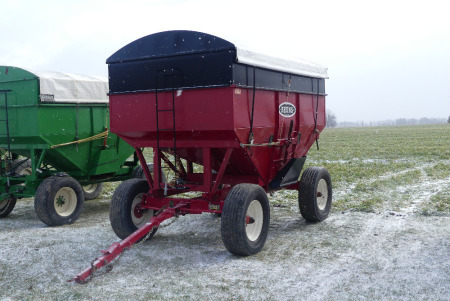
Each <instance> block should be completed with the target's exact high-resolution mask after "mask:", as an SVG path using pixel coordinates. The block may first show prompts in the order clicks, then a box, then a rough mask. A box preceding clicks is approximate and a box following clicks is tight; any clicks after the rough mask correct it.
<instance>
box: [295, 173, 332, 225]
mask: <svg viewBox="0 0 450 301" xmlns="http://www.w3.org/2000/svg"><path fill="white" fill-rule="evenodd" d="M331 200H332V187H331V177H330V174H329V173H328V171H327V170H326V169H325V168H320V167H310V168H307V169H306V170H305V171H304V172H303V174H302V177H301V179H300V185H299V188H298V204H299V207H300V213H301V215H302V216H303V218H304V219H306V220H307V221H309V222H320V221H323V220H325V219H326V218H327V217H328V214H329V213H330V209H331Z"/></svg>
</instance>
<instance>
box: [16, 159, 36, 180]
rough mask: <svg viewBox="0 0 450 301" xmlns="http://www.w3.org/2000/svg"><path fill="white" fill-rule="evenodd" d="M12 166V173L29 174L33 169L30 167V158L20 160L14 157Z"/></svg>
mask: <svg viewBox="0 0 450 301" xmlns="http://www.w3.org/2000/svg"><path fill="white" fill-rule="evenodd" d="M12 166H13V168H14V173H15V174H16V175H20V176H29V175H31V174H32V172H33V169H32V168H31V160H30V159H28V160H25V161H24V160H21V159H16V160H14V161H13V163H12Z"/></svg>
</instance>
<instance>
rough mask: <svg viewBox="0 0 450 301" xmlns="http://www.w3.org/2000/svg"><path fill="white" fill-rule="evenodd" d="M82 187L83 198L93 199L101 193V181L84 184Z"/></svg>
mask: <svg viewBox="0 0 450 301" xmlns="http://www.w3.org/2000/svg"><path fill="white" fill-rule="evenodd" d="M82 187H83V192H84V199H85V200H93V199H96V198H97V197H98V196H99V195H100V194H101V193H102V190H103V183H92V184H88V185H84V186H82Z"/></svg>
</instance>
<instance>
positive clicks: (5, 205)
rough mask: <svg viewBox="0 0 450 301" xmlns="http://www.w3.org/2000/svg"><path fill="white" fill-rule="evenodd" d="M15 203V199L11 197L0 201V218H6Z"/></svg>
mask: <svg viewBox="0 0 450 301" xmlns="http://www.w3.org/2000/svg"><path fill="white" fill-rule="evenodd" d="M16 201H17V198H13V197H10V198H5V199H3V200H0V218H3V217H7V216H8V215H9V214H10V213H11V211H13V209H14V206H16Z"/></svg>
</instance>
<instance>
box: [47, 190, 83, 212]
mask: <svg viewBox="0 0 450 301" xmlns="http://www.w3.org/2000/svg"><path fill="white" fill-rule="evenodd" d="M53 206H54V207H55V211H56V213H57V214H59V215H61V216H69V215H71V214H72V213H73V212H74V211H75V208H76V207H77V194H76V193H75V190H73V189H72V188H70V187H63V188H61V189H60V190H58V191H57V192H56V194H55V198H54V199H53Z"/></svg>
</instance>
